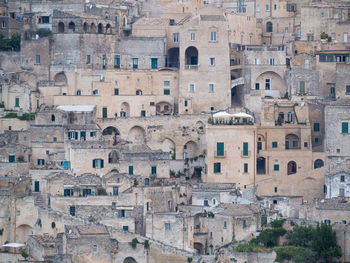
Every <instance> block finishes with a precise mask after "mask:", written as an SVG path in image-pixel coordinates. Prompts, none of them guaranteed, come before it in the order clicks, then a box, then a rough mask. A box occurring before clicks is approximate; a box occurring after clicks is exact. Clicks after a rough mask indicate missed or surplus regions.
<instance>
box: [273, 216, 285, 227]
mask: <svg viewBox="0 0 350 263" xmlns="http://www.w3.org/2000/svg"><path fill="white" fill-rule="evenodd" d="M285 221H286V219H284V218H282V219H276V220H274V221H272V222H271V223H270V224H271V226H272V227H273V228H278V227H282V226H283V223H284V222H285Z"/></svg>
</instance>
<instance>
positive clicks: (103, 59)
mask: <svg viewBox="0 0 350 263" xmlns="http://www.w3.org/2000/svg"><path fill="white" fill-rule="evenodd" d="M106 64H107V58H106V55H102V69H106Z"/></svg>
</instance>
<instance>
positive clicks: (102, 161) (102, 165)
mask: <svg viewBox="0 0 350 263" xmlns="http://www.w3.org/2000/svg"><path fill="white" fill-rule="evenodd" d="M103 163H104V160H101V168H103V167H104V164H103Z"/></svg>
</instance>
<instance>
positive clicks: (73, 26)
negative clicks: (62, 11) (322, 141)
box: [68, 21, 75, 33]
mask: <svg viewBox="0 0 350 263" xmlns="http://www.w3.org/2000/svg"><path fill="white" fill-rule="evenodd" d="M68 29H69V31H70V32H72V33H74V32H75V23H74V22H73V21H70V22H69V24H68Z"/></svg>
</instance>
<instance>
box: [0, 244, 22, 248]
mask: <svg viewBox="0 0 350 263" xmlns="http://www.w3.org/2000/svg"><path fill="white" fill-rule="evenodd" d="M25 246H26V245H25V244H21V243H8V244H5V245H2V247H14V248H17V247H25Z"/></svg>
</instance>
